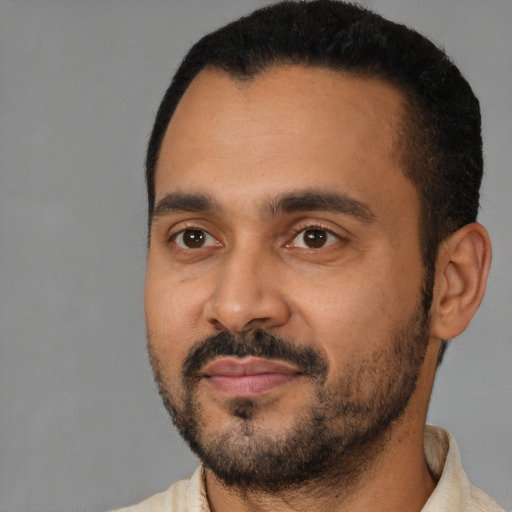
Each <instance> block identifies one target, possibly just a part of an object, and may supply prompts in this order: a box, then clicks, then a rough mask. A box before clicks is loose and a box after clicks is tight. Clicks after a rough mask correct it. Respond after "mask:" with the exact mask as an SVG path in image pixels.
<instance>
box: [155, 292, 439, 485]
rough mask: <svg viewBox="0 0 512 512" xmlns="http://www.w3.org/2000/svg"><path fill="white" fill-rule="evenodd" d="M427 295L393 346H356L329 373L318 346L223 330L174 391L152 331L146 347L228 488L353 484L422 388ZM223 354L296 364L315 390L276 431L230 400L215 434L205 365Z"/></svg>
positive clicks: (179, 419) (257, 403)
mask: <svg viewBox="0 0 512 512" xmlns="http://www.w3.org/2000/svg"><path fill="white" fill-rule="evenodd" d="M430 300H431V295H430V294H428V293H425V292H423V300H422V301H421V303H420V304H419V305H418V307H417V308H416V310H415V311H414V313H413V314H412V315H411V317H410V318H409V319H408V321H407V322H406V323H405V324H401V325H399V326H397V327H396V328H395V330H394V332H392V333H391V334H390V337H391V340H392V342H391V343H390V344H389V345H388V346H387V347H386V348H385V349H379V350H374V351H367V352H364V351H363V350H362V351H360V352H356V353H355V354H354V355H353V356H352V357H351V358H350V359H349V360H348V361H347V363H346V364H345V365H344V366H343V368H341V369H340V370H339V373H338V374H337V375H332V376H331V378H330V379H328V378H327V377H328V376H329V370H330V369H329V365H328V364H327V362H326V360H325V358H324V357H323V356H322V354H321V353H320V352H319V351H318V350H317V349H316V348H315V347H313V346H300V344H298V343H297V342H292V341H290V340H286V339H283V338H281V337H279V336H276V335H274V334H273V333H272V332H269V331H264V330H257V331H251V332H249V333H247V334H245V335H236V334H233V333H231V332H226V331H223V332H220V333H219V334H217V335H215V336H211V337H208V338H206V339H204V340H201V341H199V342H198V343H196V344H195V345H194V346H193V347H192V348H191V349H190V351H189V353H188V355H187V357H186V359H185V361H184V363H183V366H182V374H181V383H182V392H181V393H180V394H179V396H177V395H175V394H173V390H171V389H169V386H167V385H166V383H165V378H164V373H165V372H164V371H163V369H164V368H165V361H162V360H160V359H159V358H158V355H157V353H156V352H155V351H154V350H153V348H152V344H151V339H150V337H149V336H148V352H149V357H150V361H151V365H152V368H153V373H154V376H155V381H156V383H157V386H158V389H159V392H160V395H161V397H162V400H163V403H164V405H165V407H166V409H167V411H168V412H169V414H170V416H171V419H172V421H173V423H174V424H175V426H176V427H177V429H178V431H179V433H180V434H181V436H182V437H183V439H184V440H185V441H186V442H187V444H188V445H189V446H190V448H191V449H192V451H193V452H194V453H195V454H196V455H197V456H198V457H199V459H200V460H201V461H202V463H203V464H204V466H205V467H206V468H208V469H209V470H211V471H212V472H213V473H214V474H215V476H216V477H217V478H219V479H220V480H221V481H223V482H224V484H225V485H227V486H228V487H231V488H232V489H233V490H235V491H238V492H241V493H247V492H265V493H272V494H277V493H282V492H283V491H287V490H293V489H296V488H298V487H303V486H307V485H312V486H313V485H315V484H320V485H321V486H322V487H324V488H325V487H326V486H330V485H333V486H337V487H338V489H341V488H345V489H348V488H350V487H352V486H354V485H356V484H357V482H358V481H359V480H360V476H361V475H362V474H363V473H365V472H366V471H367V470H368V468H369V467H370V465H371V463H372V462H373V461H374V460H375V458H376V457H377V455H378V453H379V452H380V450H381V449H382V446H383V445H384V443H385V437H386V434H387V433H388V432H389V430H390V428H391V427H392V424H393V423H394V422H395V421H397V420H398V419H399V418H400V417H401V416H402V414H403V412H404V411H405V409H406V407H407V404H408V403H409V400H410V398H411V396H412V395H413V393H414V391H415V389H416V382H417V379H418V375H419V373H420V370H421V367H422V365H423V361H424V358H425V353H426V349H427V345H428V340H429V334H428V332H429V318H428V313H427V312H428V310H429V306H430ZM363 341H364V340H363ZM220 356H235V357H245V356H255V357H264V358H268V359H279V360H282V361H288V362H291V363H293V364H294V365H296V366H298V367H299V369H300V373H301V374H302V376H303V377H305V378H307V379H308V382H309V384H310V388H311V390H312V391H311V394H310V395H309V394H308V395H306V396H305V401H304V407H303V408H302V410H301V412H300V413H297V415H296V416H295V417H294V418H293V421H292V422H291V423H290V424H289V425H287V426H286V427H284V428H282V429H280V430H279V431H276V430H272V429H269V428H265V426H264V422H262V421H258V420H261V414H263V412H264V408H265V404H264V403H262V401H261V400H260V399H258V397H255V398H244V399H235V398H232V399H229V400H227V402H226V408H227V412H228V413H229V415H230V417H231V419H232V421H231V422H230V426H229V428H226V429H224V430H222V429H221V430H215V425H212V422H211V421H209V419H208V417H207V416H206V415H205V414H204V411H203V410H202V407H201V402H200V400H199V398H198V392H197V388H198V386H199V384H200V381H201V377H200V370H201V368H202V367H204V365H205V364H207V363H208V362H210V361H212V360H213V359H215V358H217V357H220ZM300 392H301V391H300ZM308 400H309V401H308ZM260 413H261V414H260Z"/></svg>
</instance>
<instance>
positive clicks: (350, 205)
mask: <svg viewBox="0 0 512 512" xmlns="http://www.w3.org/2000/svg"><path fill="white" fill-rule="evenodd" d="M269 210H270V212H271V215H278V214H280V213H295V212H301V211H325V212H333V213H341V214H343V215H347V216H349V217H353V218H354V219H356V220H358V221H360V222H363V223H365V224H370V223H371V222H373V221H374V220H375V214H374V213H373V212H372V210H371V208H370V207H369V206H368V205H367V204H366V203H364V202H362V201H359V200H358V199H354V198H353V197H350V196H348V195H346V194H341V193H339V192H331V191H322V190H314V189H313V190H301V191H297V192H291V193H287V194H284V195H282V196H280V197H278V198H277V199H274V200H272V201H271V202H270V204H269Z"/></svg>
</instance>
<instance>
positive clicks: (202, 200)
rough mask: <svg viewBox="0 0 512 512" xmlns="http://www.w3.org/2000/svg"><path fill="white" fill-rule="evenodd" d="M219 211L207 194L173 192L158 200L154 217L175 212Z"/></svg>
mask: <svg viewBox="0 0 512 512" xmlns="http://www.w3.org/2000/svg"><path fill="white" fill-rule="evenodd" d="M213 210H215V211H218V210H220V208H219V207H218V205H217V203H216V202H215V201H214V199H213V198H212V197H210V196H208V195H206V194H195V193H194V194H190V193H183V192H172V193H171V194H167V195H166V196H164V197H163V198H162V199H160V200H159V201H158V203H157V204H156V206H155V209H154V210H153V217H161V216H163V215H166V214H169V213H173V212H204V211H213Z"/></svg>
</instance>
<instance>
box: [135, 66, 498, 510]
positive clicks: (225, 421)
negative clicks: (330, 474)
mask: <svg viewBox="0 0 512 512" xmlns="http://www.w3.org/2000/svg"><path fill="white" fill-rule="evenodd" d="M402 109H403V104H402V97H401V95H400V93H399V92H398V91H396V90H395V89H394V88H393V87H391V86H389V85H387V84H385V83H382V82H380V81H377V80H369V79H363V78H357V77H353V76H349V75H344V74H341V73H337V72H332V71H326V70H320V69H317V68H313V69H312V68H309V69H308V68H303V67H298V66H279V67H276V68H272V69H269V70H266V71H265V72H264V73H262V74H260V75H258V76H257V77H256V78H255V79H254V80H251V81H247V82H240V81H237V80H235V79H233V78H231V77H229V76H228V75H226V74H224V73H222V72H219V71H211V70H208V71H203V72H201V73H200V74H199V76H198V77H197V78H196V79H195V80H194V81H193V83H192V84H191V86H190V87H189V89H188V90H187V92H186V93H185V95H184V97H183V98H182V100H181V102H180V103H179V105H178V108H177V110H176V112H175V114H174V116H173V118H172V120H171V123H170V125H169V128H168V130H167V133H166V136H165V139H164V142H163V145H162V150H161V154H160V159H159V162H158V166H157V172H156V203H157V204H158V203H159V201H161V200H162V199H163V198H164V197H166V196H167V195H168V194H172V193H176V192H180V193H189V194H203V195H207V196H209V197H210V198H212V199H213V200H214V202H215V204H214V205H213V207H212V208H208V209H201V210H199V211H194V212H189V211H184V210H173V211H166V212H163V213H162V214H161V215H158V216H156V217H155V218H154V219H153V223H152V228H151V242H150V247H149V255H148V266H147V277H146V294H145V309H146V319H147V328H148V335H149V341H150V344H151V347H152V350H153V352H154V353H155V354H157V356H158V358H159V360H160V363H161V365H162V373H163V378H164V383H165V386H166V388H167V389H169V390H172V391H173V393H174V394H175V395H176V396H178V397H179V396H180V391H181V389H182V383H181V380H180V372H181V367H182V363H183V360H184V358H185V357H186V355H187V352H188V350H189V349H190V347H191V346H192V345H193V344H194V343H195V342H197V341H198V340H200V339H203V338H204V337H206V336H210V335H212V334H216V333H217V332H219V330H223V329H227V330H230V331H233V332H236V333H242V332H245V331H247V330H249V329H253V328H257V327H262V328H266V329H269V330H272V331H273V332H275V333H276V334H278V335H281V336H283V337H285V338H287V339H291V340H295V341H296V342H297V343H298V344H305V343H309V344H312V345H314V346H315V347H316V348H317V349H318V350H319V351H320V352H321V353H322V355H323V357H324V358H325V360H326V361H327V362H328V364H329V368H330V370H329V374H328V376H327V380H328V381H336V376H337V375H339V373H340V372H342V371H343V368H344V365H345V366H346V364H347V361H350V360H354V358H356V359H357V358H358V357H365V356H366V357H367V356H368V355H370V354H372V353H375V352H376V351H379V350H381V349H384V348H386V347H388V346H389V344H390V343H391V340H390V335H389V333H390V332H392V331H393V329H394V328H395V327H396V326H397V325H400V324H402V323H405V322H407V320H408V319H409V318H410V317H411V315H412V314H413V311H414V307H415V306H416V305H417V303H418V300H419V290H420V287H421V285H422V280H423V275H424V269H423V266H422V260H421V253H420V245H419V211H420V204H419V199H418V194H417V191H416V189H415V188H414V186H413V185H412V183H411V182H410V181H409V180H407V179H406V178H405V177H404V175H403V174H402V172H401V170H400V162H399V161H398V158H397V155H396V152H395V151H394V137H395V131H396V129H395V126H396V122H397V121H398V120H399V119H400V116H401V112H402ZM312 189H314V190H316V191H326V192H336V193H339V194H343V195H344V196H348V197H350V198H352V199H354V200H357V201H359V202H361V203H364V205H366V207H367V208H368V210H369V211H370V212H371V220H369V219H368V218H366V219H363V218H361V216H359V217H358V216H357V215H351V214H348V213H346V212H345V213H344V212H333V211H324V210H321V209H319V210H314V211H297V212H292V213H290V212H280V211H278V212H277V213H276V212H274V213H273V214H270V213H269V208H268V205H269V202H272V201H274V202H275V201H276V200H278V199H279V198H280V197H281V196H282V195H285V194H289V193H295V192H297V191H300V192H302V191H310V190H312ZM311 226H313V227H315V228H316V229H321V230H324V232H325V233H326V234H327V235H328V239H327V242H326V243H325V245H323V246H322V247H318V248H311V247H307V246H305V244H304V240H303V238H302V234H303V230H305V229H308V228H311ZM192 228H193V229H196V230H202V231H203V232H204V233H206V234H207V238H206V240H205V243H204V244H203V245H202V246H201V247H198V248H190V247H187V245H186V244H184V243H183V237H182V233H183V230H185V229H192ZM489 264H490V243H489V238H488V235H487V232H486V231H485V229H484V228H483V227H482V226H481V225H479V224H471V225H470V226H466V227H465V228H463V229H462V230H460V231H458V232H456V233H455V234H454V235H452V236H451V237H449V238H448V239H447V240H446V241H445V242H444V243H443V244H442V246H441V250H440V253H439V258H438V265H437V271H436V285H435V290H434V292H435V294H434V301H433V306H432V310H431V317H432V320H431V339H430V342H429V346H428V349H427V353H426V356H425V360H424V363H423V367H422V369H421V372H420V375H419V379H418V383H417V387H416V390H415V392H414V394H413V395H412V397H411V400H410V401H409V403H408V405H407V407H406V410H405V411H404V414H403V415H402V416H401V417H400V419H399V420H398V421H396V422H394V423H393V424H392V426H391V428H390V429H389V430H388V432H387V433H386V436H385V443H384V446H383V449H382V451H381V452H380V453H379V455H378V457H377V458H376V459H375V460H374V461H373V462H372V464H371V466H370V467H369V468H368V469H367V471H366V472H365V473H364V474H363V476H362V477H361V478H360V481H359V482H357V485H354V486H352V487H351V488H350V489H337V490H333V489H332V488H331V489H328V490H325V489H323V490H322V489H316V490H315V489H311V488H308V489H304V490H303V491H304V492H300V491H297V490H294V492H293V493H290V495H287V494H286V493H283V494H282V495H278V496H276V495H273V496H268V495H264V494H262V493H258V494H256V493H252V494H251V493H247V494H245V495H243V496H242V495H240V494H237V493H236V492H233V490H231V489H229V488H226V487H225V486H224V485H223V484H222V482H220V481H219V480H218V479H217V478H216V477H215V476H214V475H213V474H212V473H211V472H209V471H207V491H208V498H209V501H210V506H211V508H212V510H214V511H219V512H220V511H223V510H230V511H249V510H272V511H281V510H282V511H285V510H333V511H337V510H339V511H341V510H350V511H359V510H361V511H363V510H365V511H367V510H372V509H375V504H376V503H378V505H379V507H378V508H379V510H382V511H386V510H389V511H391V510H392V511H394V512H397V511H398V512H400V511H414V510H421V508H422V506H423V505H424V503H425V501H426V500H427V499H428V496H429V495H430V494H431V492H432V490H433V489H434V487H435V482H434V481H433V479H432V477H431V475H430V473H429V471H428V468H427V466H426V463H425V459H424V454H423V429H424V424H425V418H426V413H427V408H428V402H429V398H430V394H431V390H432V386H433V381H434V376H435V369H436V360H437V354H438V350H439V339H450V338H452V337H454V336H456V335H458V334H459V333H460V332H462V331H463V330H464V329H465V327H466V326H467V324H468V323H469V321H470V319H471V317H472V316H473V314H474V312H475V311H476V309H477V307H478V305H479V303H480V301H481V299H482V296H483V293H484V290H485V281H486V277H487V272H488V267H489ZM383 371H385V370H383ZM197 393H198V397H197V398H198V401H199V404H200V406H201V412H202V414H203V416H204V417H205V418H207V419H208V421H207V426H206V427H205V428H206V429H207V431H206V435H210V436H213V435H215V433H216V432H223V431H225V430H226V429H230V428H232V427H233V424H234V423H233V422H234V421H235V420H234V418H233V417H232V415H231V414H230V413H229V411H228V408H227V407H226V405H225V404H226V397H225V396H224V395H223V394H222V393H219V392H218V391H217V390H215V389H213V388H212V387H211V386H208V385H207V384H201V385H200V386H199V387H198V391H197ZM313 399H314V397H313V396H312V392H311V389H310V385H309V383H308V382H306V381H305V380H304V379H300V378H298V379H293V381H292V383H290V384H284V385H282V386H278V387H276V388H275V389H271V390H269V391H268V392H266V393H265V394H264V396H262V397H261V400H262V401H267V402H268V403H269V406H268V407H264V408H262V410H261V411H260V412H259V416H258V418H257V421H258V425H259V426H261V428H264V429H266V430H268V431H271V432H274V433H276V434H278V433H279V432H281V431H282V430H283V429H286V427H287V426H288V425H290V424H291V423H292V422H293V420H294V418H296V417H297V415H298V414H300V413H301V412H302V411H303V410H304V408H305V407H306V406H309V405H310V402H311V401H312V400H313ZM315 491H316V492H315ZM318 496H322V498H321V499H319V497H318Z"/></svg>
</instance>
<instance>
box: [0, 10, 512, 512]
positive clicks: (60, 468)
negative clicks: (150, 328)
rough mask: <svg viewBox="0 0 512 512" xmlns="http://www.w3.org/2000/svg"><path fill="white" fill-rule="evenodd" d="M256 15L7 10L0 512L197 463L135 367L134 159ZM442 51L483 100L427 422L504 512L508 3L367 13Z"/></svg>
mask: <svg viewBox="0 0 512 512" xmlns="http://www.w3.org/2000/svg"><path fill="white" fill-rule="evenodd" d="M263 3H264V2H261V1H251V0H229V1H228V0H202V1H200V0H187V1H186V2H185V1H178V0H174V1H167V2H165V1H163V0H161V1H157V0H151V1H148V0H145V1H135V0H103V1H99V0H87V1H86V0H82V1H78V0H75V1H71V0H68V1H64V0H60V1H59V0H0V59H1V60H0V171H1V174H0V177H1V186H0V195H1V197H0V199H1V203H0V204H1V206H0V208H1V209H0V228H1V233H0V243H1V256H0V275H1V278H0V279H1V281H0V314H1V319H0V329H1V331H0V336H1V344H0V350H1V353H0V472H1V475H0V510H1V511H3V512H5V511H23V512H29V511H49V512H50V511H51V512H60V511H62V512H72V511H100V510H105V509H108V508H112V507H118V506H121V505H126V504H129V503H132V502H135V501H138V500H140V499H142V498H144V497H146V496H147V495H149V494H152V493H154V492H156V491H159V490H163V489H165V488H166V487H167V486H168V485H169V484H170V483H171V482H172V481H174V480H175V479H177V478H180V477H184V476H186V475H188V474H189V473H190V472H191V471H192V470H193V468H194V467H195V465H196V462H195V461H194V459H193V457H192V456H191V455H190V454H189V453H188V450H187V449H186V448H185V447H184V446H183V445H182V443H181V441H180V440H179V438H178V437H177V435H176V434H175V433H174V430H173V428H172V427H171V425H170V421H169V420H168V418H167V416H166V413H165V412H164V409H163V407H162V406H161V403H160V399H159V397H158V395H157V393H156V390H155V387H154V384H153V381H152V377H151V374H150V371H149V365H148V363H147V361H146V354H145V333H144V321H143V313H142V287H143V277H144V259H145V207H146V205H145V192H144V183H143V171H142V163H143V158H144V151H145V143H146V140H147V137H148V134H149V131H150V127H151V124H152V120H153V116H154V114H155V111H156V108H157V105H158V102H159V100H160V98H161V95H162V94H163V92H164V90H165V89H166V87H167V84H168V81H169V78H170V76H171V74H172V72H173V70H174V69H175V68H176V66H177V65H178V63H179V61H180V59H181V58H182V56H183V55H184V52H185V51H186V50H187V49H188V47H189V46H190V45H191V44H192V43H193V42H194V41H195V40H196V39H197V38H198V37H200V36H201V35H203V34H204V33H206V32H207V31H209V30H211V29H213V28H216V27H217V26H219V25H220V24H222V23H224V22H226V21H228V20H231V19H233V18H235V17H237V16H238V15H241V14H243V13H246V12H248V11H249V10H251V9H252V8H256V7H258V6H260V5H262V4H263ZM366 5H370V6H373V7H375V8H376V9H378V10H379V11H380V12H381V13H383V14H384V15H386V16H389V17H390V18H392V19H395V20H397V21H401V22H405V23H407V24H410V25H411V26H413V27H415V28H416V29H418V30H420V31H421V32H423V33H425V34H426V35H428V36H430V37H431V38H432V39H433V40H434V41H435V42H437V43H439V44H442V45H444V46H445V48H446V50H447V52H448V53H449V54H450V55H452V56H453V58H454V59H455V61H456V62H457V64H458V65H459V66H460V68H461V69H462V70H463V72H464V73H465V74H466V75H467V77H468V79H469V80H470V82H471V83H472V85H473V87H474V89H475V91H476V93H477V95H479V97H480V99H481V103H482V112H483V120H484V138H485V156H486V170H487V177H486V181H485V185H484V188H483V195H482V213H481V220H482V222H484V223H485V224H486V225H487V226H488V228H489V230H490V233H491V236H492V239H493V241H494V264H493V269H492V273H491V277H490V283H489V289H488V293H487V297H486V299H485V301H484V304H483V307H482V309H481V310H480V312H479V313H478V315H477V317H476V319H475V320H474V322H473V324H472V326H471V328H470V329H469V330H468V331H467V332H466V333H465V334H464V335H463V336H461V337H460V338H459V339H458V340H456V341H455V342H453V343H452V346H451V349H450V350H449V352H448V354H447V358H446V361H445V363H444V364H443V366H442V368H441V370H440V372H439V375H438V381H437V384H436V387H435V391H434V396H433V400H432V405H431V410H430V421H431V422H433V423H437V424H441V425H443V426H445V427H447V428H448V429H449V430H450V431H451V432H452V433H453V435H454V436H455V438H456V439H457V441H458V443H459V447H460V449H461V453H462V460H463V464H464V465H465V467H466V470H467V472H468V474H469V476H470V478H471V480H472V481H473V482H474V483H475V484H476V485H478V486H479V487H482V488H483V489H485V490H487V491H488V492H489V493H491V494H492V495H494V496H495V497H496V498H497V499H498V501H500V502H501V503H502V505H503V506H504V507H505V508H506V509H508V510H510V509H512V484H511V482H512V428H511V425H512V398H511V396H512V393H511V390H512V375H511V372H510V368H511V367H512V348H511V341H512V308H511V303H512V270H511V262H512V258H511V253H512V222H511V221H512V215H511V214H512V208H511V199H512V173H511V170H510V162H512V140H511V119H512V94H511V91H512V88H511V84H512V30H511V27H512V2H511V0H488V1H482V0H430V1H424V0H375V1H373V2H371V1H369V2H366Z"/></svg>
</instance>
